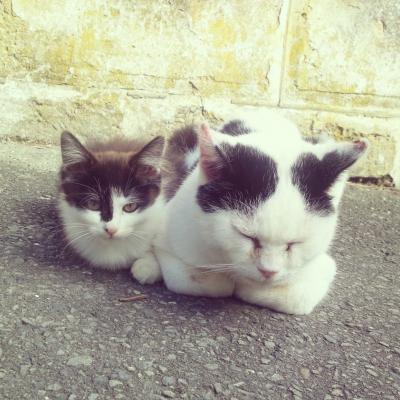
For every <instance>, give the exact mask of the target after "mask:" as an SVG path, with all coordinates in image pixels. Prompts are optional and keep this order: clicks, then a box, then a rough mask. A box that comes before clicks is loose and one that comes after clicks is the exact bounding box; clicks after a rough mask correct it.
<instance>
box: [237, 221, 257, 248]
mask: <svg viewBox="0 0 400 400" xmlns="http://www.w3.org/2000/svg"><path fill="white" fill-rule="evenodd" d="M233 228H234V229H235V230H236V232H238V233H239V235H241V236H243V237H245V238H246V239H248V240H251V241H252V243H253V246H254V248H255V249H261V248H262V245H261V243H260V240H259V239H258V238H257V237H254V236H250V235H247V234H246V233H243V232H242V231H241V230H239V229H238V228H236V227H235V226H234V227H233Z"/></svg>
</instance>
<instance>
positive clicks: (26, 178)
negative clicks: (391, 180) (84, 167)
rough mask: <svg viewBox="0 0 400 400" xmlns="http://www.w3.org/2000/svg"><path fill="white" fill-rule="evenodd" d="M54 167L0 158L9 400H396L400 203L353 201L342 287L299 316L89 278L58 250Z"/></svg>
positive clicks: (4, 380)
mask: <svg viewBox="0 0 400 400" xmlns="http://www.w3.org/2000/svg"><path fill="white" fill-rule="evenodd" d="M58 163H59V151H58V149H56V148H51V147H41V146H27V145H23V144H12V143H8V144H3V145H1V146H0V181H1V182H0V209H1V213H0V224H1V229H0V271H1V272H0V273H1V275H0V276H1V279H0V307H1V308H0V398H1V399H13V400H14V399H18V400H19V399H58V400H74V399H75V400H80V399H88V400H96V399H97V400H101V399H168V398H169V399H173V398H176V399H229V400H235V399H273V400H275V399H296V400H299V399H325V400H328V399H340V398H343V399H354V400H356V399H359V400H360V399H374V400H377V399H387V400H389V399H398V398H400V340H399V339H400V310H399V304H400V292H399V275H400V269H399V267H400V266H399V264H400V263H399V261H400V258H399V226H400V193H399V192H396V191H394V190H387V189H386V190H381V189H376V188H365V187H357V186H354V185H351V186H349V187H348V188H347V191H346V195H345V198H344V201H343V203H342V211H341V219H340V226H339V229H338V232H337V237H336V240H335V243H334V246H333V248H332V254H333V255H334V257H335V259H336V260H337V264H338V275H337V278H336V280H335V283H334V285H333V287H332V290H331V292H330V294H329V296H328V297H327V298H326V299H325V300H324V301H323V303H322V304H321V305H320V306H318V307H317V309H316V310H315V311H314V313H313V314H311V315H310V316H304V317H303V316H302V317H299V316H290V315H283V314H278V313H274V312H271V311H269V310H267V309H262V308H259V307H255V306H251V305H248V304H244V303H242V302H240V301H237V300H234V299H224V300H213V299H205V298H191V297H185V296H178V295H175V294H173V293H170V292H168V291H167V290H166V289H165V288H164V287H163V286H162V284H158V285H155V286H146V287H142V286H140V285H139V284H137V283H135V282H133V281H132V279H131V277H130V275H129V273H128V272H126V271H125V272H120V273H107V272H101V271H94V270H90V269H89V268H87V267H86V266H85V265H84V263H82V262H81V261H78V260H77V259H75V258H74V257H73V256H71V254H70V253H69V251H68V249H65V243H64V242H63V240H62V235H61V232H60V229H59V224H58V221H57V213H56V209H55V198H56V178H57V166H58ZM138 293H145V294H147V295H148V298H147V299H146V300H141V301H136V302H126V303H121V302H119V301H118V299H119V298H121V297H127V296H132V295H135V294H138Z"/></svg>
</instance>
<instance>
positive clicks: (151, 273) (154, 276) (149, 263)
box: [131, 257, 162, 285]
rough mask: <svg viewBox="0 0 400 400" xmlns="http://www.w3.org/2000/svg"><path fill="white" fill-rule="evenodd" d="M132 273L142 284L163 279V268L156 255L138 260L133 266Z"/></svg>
mask: <svg viewBox="0 0 400 400" xmlns="http://www.w3.org/2000/svg"><path fill="white" fill-rule="evenodd" d="M131 274H132V276H133V277H134V278H135V279H136V280H137V281H138V282H139V283H141V284H142V285H144V284H152V283H156V282H158V281H161V280H162V275H161V268H160V266H159V264H158V262H157V260H156V259H155V258H154V257H144V258H139V259H138V260H136V261H135V262H134V263H133V265H132V267H131Z"/></svg>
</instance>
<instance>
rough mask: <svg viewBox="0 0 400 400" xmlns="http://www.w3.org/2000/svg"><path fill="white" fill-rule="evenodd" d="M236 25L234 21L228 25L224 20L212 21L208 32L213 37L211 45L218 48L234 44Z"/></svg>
mask: <svg viewBox="0 0 400 400" xmlns="http://www.w3.org/2000/svg"><path fill="white" fill-rule="evenodd" d="M236 25H237V23H235V21H232V22H230V23H228V22H227V21H226V20H225V18H218V19H216V20H214V21H212V22H211V24H210V25H209V28H208V32H209V33H210V34H211V35H212V36H213V39H212V42H213V45H214V46H215V47H217V48H220V47H226V46H228V45H231V44H234V43H236V39H237V32H236V29H235V26H236Z"/></svg>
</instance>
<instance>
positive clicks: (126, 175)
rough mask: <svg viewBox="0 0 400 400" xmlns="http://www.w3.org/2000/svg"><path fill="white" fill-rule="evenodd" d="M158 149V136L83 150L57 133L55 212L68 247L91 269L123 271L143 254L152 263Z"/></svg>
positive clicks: (161, 144)
mask: <svg viewBox="0 0 400 400" xmlns="http://www.w3.org/2000/svg"><path fill="white" fill-rule="evenodd" d="M163 148H164V139H163V138H162V137H156V138H155V139H153V140H152V141H150V142H149V143H147V144H146V143H144V142H143V141H139V140H132V139H127V138H122V137H119V138H115V139H111V140H109V141H107V142H93V143H92V144H89V145H87V146H86V147H85V146H83V145H82V144H81V143H80V142H79V141H78V139H77V138H76V137H75V136H73V135H72V134H71V133H69V132H64V133H63V134H62V135H61V152H62V161H63V164H62V168H61V172H60V196H59V212H60V215H61V219H62V222H63V228H64V231H65V235H66V237H67V240H68V243H69V244H70V245H71V246H72V247H73V249H74V250H75V251H76V252H77V253H78V254H79V255H80V256H81V257H83V258H84V259H85V260H87V261H88V262H89V263H90V264H91V265H92V266H94V267H99V268H104V269H109V270H116V269H120V268H128V267H130V266H132V263H134V261H135V260H137V259H138V258H142V257H144V256H146V257H145V258H146V260H147V261H146V263H149V262H152V261H153V262H154V263H156V260H155V259H154V257H153V256H152V253H151V243H152V240H153V237H154V235H155V233H156V227H157V224H156V223H155V221H156V220H157V218H158V214H159V211H160V207H159V206H158V203H159V202H157V199H158V196H159V193H160V185H161V171H160V166H161V156H162V152H163ZM139 263H140V261H139ZM154 280H155V279H154ZM146 281H152V280H151V279H149V277H147V280H146Z"/></svg>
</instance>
